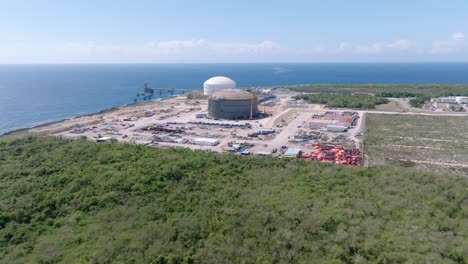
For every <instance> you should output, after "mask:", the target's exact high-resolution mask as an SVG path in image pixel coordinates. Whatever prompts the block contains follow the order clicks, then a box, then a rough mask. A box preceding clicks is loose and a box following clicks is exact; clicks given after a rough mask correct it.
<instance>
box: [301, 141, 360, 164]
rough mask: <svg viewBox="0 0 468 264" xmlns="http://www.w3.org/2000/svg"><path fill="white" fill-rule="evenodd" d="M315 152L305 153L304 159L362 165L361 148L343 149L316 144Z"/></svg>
mask: <svg viewBox="0 0 468 264" xmlns="http://www.w3.org/2000/svg"><path fill="white" fill-rule="evenodd" d="M314 148H315V152H312V153H305V154H304V155H303V159H304V160H308V161H311V160H318V161H321V162H324V163H332V164H340V165H347V166H361V165H362V158H361V152H360V151H359V149H343V148H342V147H333V146H326V145H325V146H322V145H316V146H314Z"/></svg>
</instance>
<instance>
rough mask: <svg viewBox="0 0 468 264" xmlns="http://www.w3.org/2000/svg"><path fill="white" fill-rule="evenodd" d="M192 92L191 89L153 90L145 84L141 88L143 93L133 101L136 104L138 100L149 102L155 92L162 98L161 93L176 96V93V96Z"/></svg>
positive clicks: (164, 88)
mask: <svg viewBox="0 0 468 264" xmlns="http://www.w3.org/2000/svg"><path fill="white" fill-rule="evenodd" d="M192 91H194V90H193V89H181V88H167V87H163V88H153V87H150V86H149V85H148V84H147V83H145V85H144V88H143V92H142V93H138V94H137V96H136V98H135V99H134V100H133V101H134V102H137V101H138V98H141V99H143V101H146V100H150V99H151V98H152V97H153V95H154V93H155V92H158V93H159V96H162V95H163V92H167V93H169V94H170V95H171V96H172V95H174V94H177V93H178V94H185V93H189V92H192Z"/></svg>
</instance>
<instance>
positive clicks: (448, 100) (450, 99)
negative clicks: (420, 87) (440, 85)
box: [437, 97, 458, 104]
mask: <svg viewBox="0 0 468 264" xmlns="http://www.w3.org/2000/svg"><path fill="white" fill-rule="evenodd" d="M437 102H438V103H446V104H456V103H458V102H457V98H456V97H442V98H439V99H438V100H437Z"/></svg>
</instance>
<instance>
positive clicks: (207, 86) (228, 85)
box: [203, 76, 236, 96]
mask: <svg viewBox="0 0 468 264" xmlns="http://www.w3.org/2000/svg"><path fill="white" fill-rule="evenodd" d="M235 88H236V83H235V82H234V81H233V80H231V79H229V78H228V77H224V76H216V77H213V78H210V79H208V80H206V82H205V83H204V84H203V94H204V95H208V96H211V95H213V94H214V93H216V92H219V91H221V90H225V89H235Z"/></svg>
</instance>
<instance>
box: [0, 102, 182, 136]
mask: <svg viewBox="0 0 468 264" xmlns="http://www.w3.org/2000/svg"><path fill="white" fill-rule="evenodd" d="M178 96H179V95H174V96H169V97H164V98H157V99H154V100H151V101H144V102H136V103H128V104H125V105H120V106H113V107H110V108H106V109H103V110H99V111H97V112H93V113H89V114H83V115H77V116H74V117H69V118H64V119H60V120H56V121H50V122H45V123H40V124H37V125H32V126H29V127H23V128H18V129H13V130H10V131H7V132H5V133H3V134H0V139H3V138H7V137H14V136H15V135H17V134H18V135H19V134H23V133H29V132H33V131H31V130H34V129H41V128H47V127H50V126H52V125H56V124H62V123H65V122H66V121H72V120H76V119H80V118H85V117H93V116H96V115H102V114H108V113H112V112H114V111H118V110H120V109H124V108H128V107H132V106H143V105H147V104H152V103H155V102H161V101H165V100H169V99H171V98H175V97H178Z"/></svg>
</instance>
